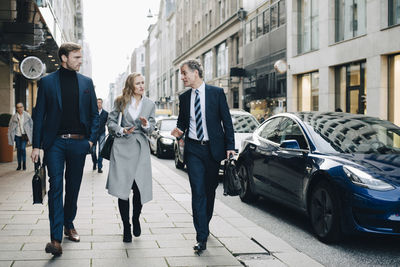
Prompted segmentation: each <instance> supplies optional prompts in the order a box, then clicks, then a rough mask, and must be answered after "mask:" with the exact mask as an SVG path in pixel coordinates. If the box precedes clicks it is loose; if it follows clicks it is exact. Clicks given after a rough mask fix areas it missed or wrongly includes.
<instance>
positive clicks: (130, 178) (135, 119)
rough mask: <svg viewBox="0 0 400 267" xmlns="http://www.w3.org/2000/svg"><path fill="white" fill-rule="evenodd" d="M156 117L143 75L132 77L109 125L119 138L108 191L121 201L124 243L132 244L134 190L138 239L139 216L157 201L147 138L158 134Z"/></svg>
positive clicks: (120, 210)
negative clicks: (130, 199) (146, 204)
mask: <svg viewBox="0 0 400 267" xmlns="http://www.w3.org/2000/svg"><path fill="white" fill-rule="evenodd" d="M120 114H121V115H120ZM154 117H155V104H154V103H153V101H151V100H150V99H149V98H147V97H145V95H144V78H143V76H142V75H141V74H139V73H132V74H130V75H129V76H128V77H127V79H126V81H125V87H124V89H123V91H122V95H121V96H119V97H118V98H117V99H116V100H115V103H114V108H113V111H112V112H110V114H109V116H108V121H107V127H108V130H109V132H112V133H115V134H116V135H117V137H116V138H115V139H114V144H113V146H112V151H111V157H110V168H109V173H108V179H107V185H106V188H107V189H108V193H109V194H111V195H113V196H115V197H117V198H118V208H119V212H120V214H121V219H122V223H123V225H124V232H123V242H132V232H131V224H130V220H129V219H130V218H129V195H130V192H131V189H132V191H133V198H132V205H133V214H132V224H133V234H134V236H140V234H141V227H140V221H139V216H140V213H141V211H142V205H143V204H144V203H146V202H148V201H150V200H152V198H153V192H152V175H151V162H150V149H149V142H148V137H147V136H148V135H149V134H150V133H151V132H152V131H153V130H154V124H155V119H154ZM119 118H121V119H119Z"/></svg>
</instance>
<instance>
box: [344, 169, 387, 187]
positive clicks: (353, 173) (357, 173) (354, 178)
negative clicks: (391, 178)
mask: <svg viewBox="0 0 400 267" xmlns="http://www.w3.org/2000/svg"><path fill="white" fill-rule="evenodd" d="M343 170H344V172H345V173H346V175H347V177H348V178H349V179H350V180H351V182H352V183H353V184H356V185H359V186H362V187H366V188H369V189H373V190H378V191H389V190H393V189H394V187H393V186H392V185H390V184H388V183H385V182H384V181H381V180H379V179H375V178H374V177H372V176H371V175H369V174H368V173H366V172H363V171H361V170H359V169H357V168H354V167H352V166H347V165H346V166H343Z"/></svg>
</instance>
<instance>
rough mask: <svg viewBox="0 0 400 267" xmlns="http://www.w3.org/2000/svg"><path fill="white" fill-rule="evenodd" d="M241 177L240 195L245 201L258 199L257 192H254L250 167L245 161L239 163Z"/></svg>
mask: <svg viewBox="0 0 400 267" xmlns="http://www.w3.org/2000/svg"><path fill="white" fill-rule="evenodd" d="M238 174H239V177H240V184H241V186H242V192H241V193H240V195H239V197H240V199H241V200H242V201H243V202H246V203H251V202H255V201H257V199H258V196H257V194H255V193H254V191H253V189H252V185H251V183H252V181H251V179H252V178H251V177H250V174H249V169H248V167H247V166H246V165H244V164H243V163H242V164H240V165H239V173H238Z"/></svg>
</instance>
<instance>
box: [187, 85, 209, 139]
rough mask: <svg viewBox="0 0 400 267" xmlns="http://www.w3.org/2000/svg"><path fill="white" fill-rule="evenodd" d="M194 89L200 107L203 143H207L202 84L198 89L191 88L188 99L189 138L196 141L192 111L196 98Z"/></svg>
mask: <svg viewBox="0 0 400 267" xmlns="http://www.w3.org/2000/svg"><path fill="white" fill-rule="evenodd" d="M196 89H198V90H199V97H200V107H201V121H202V126H203V133H204V138H203V140H204V141H208V140H209V139H208V131H207V123H206V84H205V83H204V82H203V83H202V84H201V85H200V87H199V88H192V94H191V97H190V119H189V138H192V139H195V140H198V138H197V133H196V117H195V111H194V101H195V98H196Z"/></svg>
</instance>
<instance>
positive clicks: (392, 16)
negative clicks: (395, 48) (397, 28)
mask: <svg viewBox="0 0 400 267" xmlns="http://www.w3.org/2000/svg"><path fill="white" fill-rule="evenodd" d="M396 24H400V0H389V26H392V25H396Z"/></svg>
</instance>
